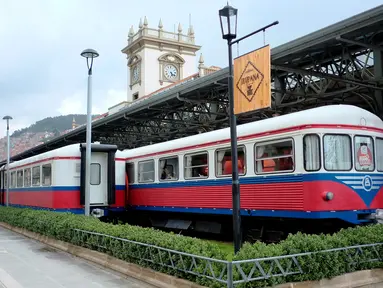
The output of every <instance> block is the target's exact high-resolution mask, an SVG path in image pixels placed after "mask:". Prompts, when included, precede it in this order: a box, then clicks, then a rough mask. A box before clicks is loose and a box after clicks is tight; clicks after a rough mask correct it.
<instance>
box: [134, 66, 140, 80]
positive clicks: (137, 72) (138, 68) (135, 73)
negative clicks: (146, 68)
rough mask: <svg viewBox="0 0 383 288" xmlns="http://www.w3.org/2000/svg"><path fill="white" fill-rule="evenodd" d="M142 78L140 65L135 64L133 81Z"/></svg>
mask: <svg viewBox="0 0 383 288" xmlns="http://www.w3.org/2000/svg"><path fill="white" fill-rule="evenodd" d="M138 79H140V67H138V66H135V67H134V68H133V81H134V82H136V81H138Z"/></svg>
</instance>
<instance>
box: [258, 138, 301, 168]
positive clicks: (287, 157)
mask: <svg viewBox="0 0 383 288" xmlns="http://www.w3.org/2000/svg"><path fill="white" fill-rule="evenodd" d="M255 165H256V168H255V171H256V173H257V174H264V173H278V172H292V171H294V149H293V140H292V139H288V140H282V141H281V140H279V141H273V142H269V143H264V144H263V143H262V144H256V145H255Z"/></svg>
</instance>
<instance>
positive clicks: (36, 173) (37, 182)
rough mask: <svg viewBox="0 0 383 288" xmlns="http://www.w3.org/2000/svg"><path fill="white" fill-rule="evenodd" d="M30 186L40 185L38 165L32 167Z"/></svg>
mask: <svg viewBox="0 0 383 288" xmlns="http://www.w3.org/2000/svg"><path fill="white" fill-rule="evenodd" d="M32 186H40V166H35V167H33V168H32Z"/></svg>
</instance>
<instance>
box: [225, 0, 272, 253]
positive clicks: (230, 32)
mask: <svg viewBox="0 0 383 288" xmlns="http://www.w3.org/2000/svg"><path fill="white" fill-rule="evenodd" d="M237 13H238V10H237V9H235V8H233V7H232V6H230V5H229V4H227V5H226V6H225V7H223V8H222V9H221V10H219V19H220V22H221V30H222V38H223V39H226V40H227V46H228V50H229V79H228V82H229V114H230V115H229V117H230V138H231V159H232V171H233V172H232V197H233V236H234V252H235V253H237V252H238V251H239V249H240V248H241V246H242V243H241V242H242V235H241V233H242V229H241V211H240V189H239V178H238V152H237V120H236V117H235V114H234V79H233V78H234V75H233V55H232V48H231V47H232V46H233V44H236V43H239V42H240V41H242V40H244V39H246V38H247V37H250V36H252V35H254V34H257V33H259V32H261V31H265V30H266V29H267V28H269V27H271V26H273V25H276V24H278V23H279V22H278V21H275V22H273V23H271V24H269V25H267V26H265V27H262V28H261V29H258V30H256V31H254V32H251V33H250V34H247V35H246V36H243V37H241V38H239V39H237V40H235V41H233V40H234V39H235V38H236V37H237Z"/></svg>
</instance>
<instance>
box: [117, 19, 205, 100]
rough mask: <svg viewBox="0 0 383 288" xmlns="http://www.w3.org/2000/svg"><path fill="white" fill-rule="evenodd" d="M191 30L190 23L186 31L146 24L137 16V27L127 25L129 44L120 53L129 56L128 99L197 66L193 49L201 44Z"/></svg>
mask: <svg viewBox="0 0 383 288" xmlns="http://www.w3.org/2000/svg"><path fill="white" fill-rule="evenodd" d="M194 40H195V37H194V30H193V26H191V25H190V27H189V29H188V32H187V34H183V33H182V27H181V24H179V25H178V33H176V32H175V31H174V32H168V31H165V30H163V25H162V21H161V20H160V22H159V24H158V29H153V28H149V27H148V20H147V19H146V17H145V18H144V22H142V20H140V24H139V26H138V31H137V32H136V33H135V32H134V28H133V26H132V27H131V28H130V31H129V37H128V45H127V46H126V47H125V48H124V49H122V53H124V54H126V55H127V59H128V75H129V76H128V95H127V100H128V102H132V101H134V100H137V99H139V98H141V97H143V96H145V95H149V94H150V93H152V92H154V91H156V90H158V89H161V88H163V87H166V86H167V85H169V84H172V83H174V82H177V81H179V80H182V79H183V78H186V77H188V76H190V75H192V74H194V73H196V72H197V70H196V66H197V63H196V52H197V51H198V50H199V49H200V48H201V46H198V45H196V44H195V43H194Z"/></svg>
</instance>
